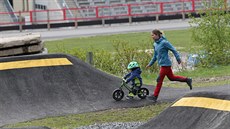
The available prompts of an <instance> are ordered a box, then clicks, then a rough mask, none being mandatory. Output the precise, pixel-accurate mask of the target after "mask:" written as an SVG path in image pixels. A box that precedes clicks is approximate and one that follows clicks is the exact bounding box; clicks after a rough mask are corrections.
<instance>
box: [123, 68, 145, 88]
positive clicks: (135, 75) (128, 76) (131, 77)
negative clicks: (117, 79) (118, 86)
mask: <svg viewBox="0 0 230 129" xmlns="http://www.w3.org/2000/svg"><path fill="white" fill-rule="evenodd" d="M141 72H142V71H141V69H140V68H139V67H138V68H135V69H133V70H132V71H131V72H130V73H128V74H126V75H125V76H124V79H126V83H129V82H130V81H132V85H133V86H134V84H135V79H136V78H137V79H138V80H139V82H140V85H141V86H142V78H141Z"/></svg>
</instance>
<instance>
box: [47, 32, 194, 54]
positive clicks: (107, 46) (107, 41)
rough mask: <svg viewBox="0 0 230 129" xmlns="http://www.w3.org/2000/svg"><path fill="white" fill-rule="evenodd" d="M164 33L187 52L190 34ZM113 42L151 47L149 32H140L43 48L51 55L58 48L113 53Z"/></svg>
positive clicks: (65, 41)
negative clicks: (99, 50) (146, 44)
mask: <svg viewBox="0 0 230 129" xmlns="http://www.w3.org/2000/svg"><path fill="white" fill-rule="evenodd" d="M164 33H165V35H166V37H167V39H168V40H169V41H170V42H171V43H172V44H173V45H174V46H175V47H180V50H183V51H185V50H186V51H187V50H189V49H190V48H191V46H192V44H193V43H192V42H191V32H190V31H189V30H187V29H185V30H173V31H165V32H164ZM114 40H121V41H127V42H130V43H132V45H134V46H137V45H140V44H142V43H143V42H149V44H150V46H152V42H153V41H152V39H151V37H150V32H141V33H127V34H114V35H104V36H92V37H81V38H69V39H63V40H54V41H46V42H45V47H46V48H48V50H49V52H51V53H52V52H55V51H57V50H58V49H59V48H61V49H65V50H69V49H73V48H78V49H84V50H88V49H91V48H94V49H104V50H107V51H111V52H113V51H114V48H113V41H114Z"/></svg>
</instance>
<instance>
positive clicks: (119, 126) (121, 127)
mask: <svg viewBox="0 0 230 129" xmlns="http://www.w3.org/2000/svg"><path fill="white" fill-rule="evenodd" d="M142 124H144V123H143V122H125V123H123V122H112V123H104V124H94V125H89V126H81V127H78V128H76V129H136V128H137V127H138V126H140V125H142Z"/></svg>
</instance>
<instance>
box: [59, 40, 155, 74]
mask: <svg viewBox="0 0 230 129" xmlns="http://www.w3.org/2000/svg"><path fill="white" fill-rule="evenodd" d="M112 42H113V47H114V50H115V51H114V52H109V51H107V50H104V49H94V48H91V49H88V50H83V49H77V48H74V49H71V50H65V49H63V48H64V47H60V46H59V47H58V49H57V50H56V51H58V52H62V53H66V54H70V55H73V56H76V57H77V58H79V59H81V60H83V61H86V55H87V52H93V65H94V67H96V68H98V69H101V70H102V71H105V72H108V73H110V74H113V75H117V76H123V75H124V74H125V73H127V65H128V64H129V62H131V61H137V62H138V63H139V64H140V67H141V68H142V69H145V66H146V65H147V64H148V63H149V61H150V60H151V58H152V54H153V53H152V48H151V47H152V42H148V43H147V42H142V43H138V44H139V45H138V46H133V45H132V43H130V42H127V41H122V40H114V41H112ZM146 50H148V51H146ZM157 70H158V68H157V65H154V66H153V67H152V68H151V69H148V70H143V72H144V73H145V74H150V73H152V72H157Z"/></svg>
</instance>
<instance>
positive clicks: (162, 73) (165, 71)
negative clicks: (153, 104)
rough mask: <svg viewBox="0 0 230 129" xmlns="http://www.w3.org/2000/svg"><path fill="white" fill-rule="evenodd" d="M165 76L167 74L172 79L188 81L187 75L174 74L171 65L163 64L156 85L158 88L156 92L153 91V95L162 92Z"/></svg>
mask: <svg viewBox="0 0 230 129" xmlns="http://www.w3.org/2000/svg"><path fill="white" fill-rule="evenodd" d="M165 76H167V77H168V79H169V80H170V81H180V82H186V81H187V78H186V77H183V76H176V75H174V74H173V72H172V68H171V66H161V68H160V73H159V76H158V78H157V85H156V88H155V90H154V93H153V95H154V96H156V97H158V95H159V93H160V90H161V87H162V83H163V80H164V78H165Z"/></svg>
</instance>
